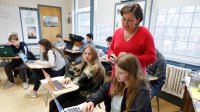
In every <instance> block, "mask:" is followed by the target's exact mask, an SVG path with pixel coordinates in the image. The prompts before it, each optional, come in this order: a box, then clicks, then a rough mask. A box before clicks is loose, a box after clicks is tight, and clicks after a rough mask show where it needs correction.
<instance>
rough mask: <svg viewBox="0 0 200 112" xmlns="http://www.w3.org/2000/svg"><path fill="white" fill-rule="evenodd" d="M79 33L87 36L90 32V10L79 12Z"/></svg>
mask: <svg viewBox="0 0 200 112" xmlns="http://www.w3.org/2000/svg"><path fill="white" fill-rule="evenodd" d="M77 17H78V20H77V34H78V35H81V36H83V37H85V35H86V34H88V33H90V12H89V11H87V12H78V14H77Z"/></svg>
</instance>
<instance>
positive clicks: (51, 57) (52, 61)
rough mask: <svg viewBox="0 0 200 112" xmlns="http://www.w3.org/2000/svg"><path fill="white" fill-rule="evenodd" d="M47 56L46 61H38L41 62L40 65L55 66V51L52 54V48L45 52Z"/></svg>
mask: <svg viewBox="0 0 200 112" xmlns="http://www.w3.org/2000/svg"><path fill="white" fill-rule="evenodd" d="M47 56H48V59H49V60H48V61H46V60H45V61H44V60H41V61H40V62H38V63H39V64H41V65H44V66H48V67H54V66H55V60H56V52H55V54H54V53H53V50H49V51H48V53H47Z"/></svg>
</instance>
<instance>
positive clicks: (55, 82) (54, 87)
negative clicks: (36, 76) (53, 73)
mask: <svg viewBox="0 0 200 112" xmlns="http://www.w3.org/2000/svg"><path fill="white" fill-rule="evenodd" d="M42 72H43V74H44V77H45V79H46V80H47V83H48V84H49V87H50V89H51V90H53V91H58V90H62V89H66V87H65V86H64V85H63V84H61V83H60V82H59V81H58V80H51V77H50V75H49V74H48V73H47V72H46V71H44V70H43V69H42Z"/></svg>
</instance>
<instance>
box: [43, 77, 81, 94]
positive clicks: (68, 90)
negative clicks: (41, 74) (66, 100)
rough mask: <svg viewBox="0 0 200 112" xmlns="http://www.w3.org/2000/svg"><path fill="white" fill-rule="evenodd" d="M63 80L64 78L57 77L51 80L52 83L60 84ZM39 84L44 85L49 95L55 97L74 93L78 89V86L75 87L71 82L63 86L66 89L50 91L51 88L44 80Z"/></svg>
mask: <svg viewBox="0 0 200 112" xmlns="http://www.w3.org/2000/svg"><path fill="white" fill-rule="evenodd" d="M63 79H64V76H58V77H53V78H51V80H52V81H54V80H58V81H59V82H61V81H62V80H63ZM40 82H41V83H42V84H44V85H45V87H46V88H47V89H48V90H49V91H50V93H52V94H53V95H55V96H59V95H61V94H64V93H68V92H72V91H75V90H77V89H78V88H79V86H77V85H75V84H74V83H73V82H71V83H69V84H65V85H64V86H65V87H66V89H62V90H52V87H50V86H51V85H50V84H49V83H48V82H47V80H46V79H43V80H40Z"/></svg>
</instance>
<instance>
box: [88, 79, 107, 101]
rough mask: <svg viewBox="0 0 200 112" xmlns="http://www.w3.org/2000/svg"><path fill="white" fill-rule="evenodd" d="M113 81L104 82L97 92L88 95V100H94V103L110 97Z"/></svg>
mask: <svg viewBox="0 0 200 112" xmlns="http://www.w3.org/2000/svg"><path fill="white" fill-rule="evenodd" d="M110 86H111V82H108V83H104V84H103V85H102V86H101V87H100V89H99V90H97V92H96V93H94V94H92V95H91V96H89V97H88V99H87V102H93V103H94V105H97V104H99V103H100V102H102V101H104V100H105V99H106V98H107V97H108V93H109V90H110Z"/></svg>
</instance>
